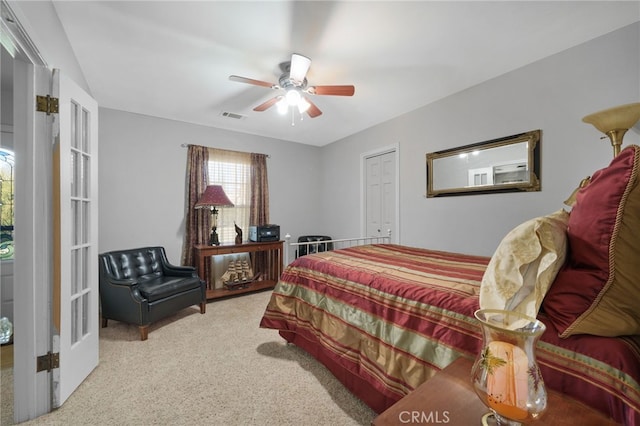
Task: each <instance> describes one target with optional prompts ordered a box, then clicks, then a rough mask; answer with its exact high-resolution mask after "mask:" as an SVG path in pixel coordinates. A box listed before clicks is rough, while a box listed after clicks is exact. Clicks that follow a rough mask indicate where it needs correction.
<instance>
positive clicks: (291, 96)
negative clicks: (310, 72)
mask: <svg viewBox="0 0 640 426" xmlns="http://www.w3.org/2000/svg"><path fill="white" fill-rule="evenodd" d="M285 98H286V99H287V103H288V104H289V106H298V104H299V103H300V99H302V97H301V96H300V92H299V91H298V90H296V89H290V90H287V94H286V95H285Z"/></svg>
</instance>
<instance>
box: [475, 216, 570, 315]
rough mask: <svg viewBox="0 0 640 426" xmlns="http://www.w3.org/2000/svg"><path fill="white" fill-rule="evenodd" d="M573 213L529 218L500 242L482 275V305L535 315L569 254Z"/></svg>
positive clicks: (483, 306)
mask: <svg viewBox="0 0 640 426" xmlns="http://www.w3.org/2000/svg"><path fill="white" fill-rule="evenodd" d="M568 221H569V213H567V212H566V211H564V210H562V209H561V210H558V211H557V212H555V213H552V214H550V215H547V216H541V217H537V218H535V219H531V220H528V221H527V222H524V223H522V224H520V225H518V226H517V227H516V228H514V229H513V230H512V231H510V232H509V233H508V234H507V235H506V236H505V237H504V239H503V240H502V242H500V245H499V246H498V248H497V249H496V252H495V253H494V254H493V257H492V258H491V261H490V262H489V265H488V266H487V269H486V271H485V273H484V276H483V278H482V284H481V286H480V308H482V309H504V310H509V311H516V312H520V313H522V314H524V315H527V316H529V317H532V318H535V317H536V316H537V314H538V309H539V308H540V305H541V304H542V299H544V296H545V294H546V292H547V290H548V289H549V287H550V286H551V283H553V280H554V279H555V277H556V274H557V273H558V271H559V270H560V268H561V267H562V265H563V264H564V261H565V258H566V255H567V233H566V230H567V223H568Z"/></svg>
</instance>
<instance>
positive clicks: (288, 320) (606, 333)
mask: <svg viewBox="0 0 640 426" xmlns="http://www.w3.org/2000/svg"><path fill="white" fill-rule="evenodd" d="M639 170H640V148H639V147H638V146H635V145H632V146H630V147H628V148H625V149H624V150H623V151H622V152H621V153H620V154H619V155H618V156H617V157H615V158H614V160H613V161H612V162H611V164H610V165H609V166H608V167H606V168H604V169H602V170H599V171H597V172H596V173H594V174H593V176H592V177H591V178H590V180H589V181H588V183H587V184H586V185H584V186H583V187H581V189H579V190H578V191H577V194H576V195H575V198H574V203H573V205H572V208H571V211H570V212H566V211H564V210H560V211H559V212H554V213H552V214H550V215H546V216H542V217H538V218H533V219H531V220H528V221H527V222H525V223H523V224H521V225H519V226H518V227H516V228H515V229H514V230H512V231H511V232H509V234H507V235H506V236H505V237H504V239H503V240H502V242H501V243H500V245H499V247H498V248H497V249H496V251H495V253H494V254H493V256H492V257H482V256H473V255H465V254H461V253H449V252H443V251H437V250H429V249H426V248H416V247H407V246H401V245H395V244H366V245H361V246H353V247H346V248H339V249H337V250H334V251H329V252H323V253H316V254H311V255H307V256H303V257H300V258H298V259H296V260H295V261H293V262H292V263H291V264H289V265H288V266H287V267H286V268H285V270H284V272H283V274H282V275H281V277H280V280H279V282H278V284H277V285H276V287H275V289H274V291H273V293H272V296H271V299H270V301H269V304H268V306H267V308H266V310H265V312H264V315H263V317H262V319H261V323H260V326H261V327H264V328H270V329H275V330H278V331H279V333H280V335H281V336H282V337H283V338H284V339H285V340H286V341H287V342H290V343H292V344H295V345H297V346H299V347H301V348H303V349H304V350H306V351H307V352H308V353H310V354H311V355H312V356H314V357H315V358H316V359H317V360H319V361H320V362H321V363H323V364H324V365H325V366H326V367H327V368H328V369H329V370H330V371H331V372H332V373H333V374H334V375H335V376H336V377H337V378H338V379H339V380H340V381H341V382H342V383H343V384H344V385H345V386H346V387H347V388H348V389H349V390H351V391H352V392H353V393H354V394H355V395H356V396H358V397H359V398H360V399H362V401H364V402H365V403H366V404H367V405H369V406H370V407H371V408H372V409H373V410H374V411H376V412H378V413H380V412H382V411H384V410H385V409H387V408H388V407H390V406H391V405H392V404H394V403H395V402H396V401H398V400H399V399H401V398H402V397H403V396H404V395H406V394H408V393H409V392H411V391H412V390H413V389H415V388H416V387H417V386H419V385H420V384H421V383H423V382H424V381H425V380H428V379H429V378H430V377H432V376H433V375H434V374H435V373H436V372H437V371H438V370H441V369H443V368H445V367H446V366H447V365H448V364H450V363H451V362H453V361H454V360H455V359H457V358H459V357H465V358H469V359H474V358H475V356H476V354H477V353H478V352H479V350H480V349H481V345H482V337H481V334H480V328H479V325H478V323H477V322H476V320H475V318H474V312H475V311H476V310H477V309H479V308H480V307H487V306H486V305H487V304H491V303H504V304H505V305H504V307H503V309H513V310H519V309H525V310H528V311H527V312H530V310H531V309H532V308H534V311H533V312H534V313H533V314H532V315H533V316H536V317H537V318H538V319H539V320H540V321H542V322H543V323H544V324H545V325H546V331H545V333H544V334H543V336H542V337H541V338H540V340H539V342H538V344H537V348H536V354H537V359H538V363H539V366H540V369H541V372H542V376H543V379H544V382H545V384H546V386H547V387H548V388H549V389H553V390H556V391H558V392H561V393H563V394H566V395H568V396H570V397H572V398H575V399H577V400H579V401H581V402H583V403H585V404H587V405H588V406H590V407H593V408H594V409H596V410H598V411H601V412H602V413H604V414H606V415H608V416H609V417H611V418H612V419H614V420H615V421H617V422H619V423H621V424H624V425H638V426H640V309H639V306H640V262H638V261H637V259H638V253H640V214H639V212H640V184H639V183H638V180H639V179H640V178H639V175H640V172H639ZM507 284H508V285H507ZM525 290H526V291H525ZM516 302H517V303H516ZM489 307H496V306H489Z"/></svg>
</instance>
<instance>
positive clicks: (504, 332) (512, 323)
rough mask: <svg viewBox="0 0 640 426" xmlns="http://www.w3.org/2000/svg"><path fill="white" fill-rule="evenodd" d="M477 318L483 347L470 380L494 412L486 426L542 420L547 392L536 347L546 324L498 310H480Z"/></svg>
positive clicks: (518, 314)
mask: <svg viewBox="0 0 640 426" xmlns="http://www.w3.org/2000/svg"><path fill="white" fill-rule="evenodd" d="M475 317H476V318H477V319H478V321H480V326H481V328H482V336H483V345H482V350H481V351H480V353H479V354H478V357H477V358H476V361H475V363H474V364H473V368H472V370H471V380H472V382H473V388H474V390H475V392H476V394H477V395H478V397H480V400H482V402H483V403H484V404H485V405H486V406H487V407H488V408H489V409H490V410H491V412H490V413H488V414H486V415H485V416H484V417H483V420H482V422H483V424H484V425H492V424H495V425H510V426H515V425H521V424H523V423H529V422H531V421H533V420H535V419H537V418H539V417H540V415H542V413H543V412H544V411H545V409H546V408H547V392H546V390H545V387H544V382H543V380H542V375H541V374H540V370H539V368H538V364H537V362H536V355H535V346H536V342H537V341H538V338H539V337H540V336H541V335H542V333H544V331H545V325H544V324H543V323H541V322H540V321H538V320H536V319H534V318H530V317H528V316H526V315H522V314H520V313H517V312H512V311H502V310H496V309H481V310H478V311H476V312H475ZM491 417H493V418H491Z"/></svg>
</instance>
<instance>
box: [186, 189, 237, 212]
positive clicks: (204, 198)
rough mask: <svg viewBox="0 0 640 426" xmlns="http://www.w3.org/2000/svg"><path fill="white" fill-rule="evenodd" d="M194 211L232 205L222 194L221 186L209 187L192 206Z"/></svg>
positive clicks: (225, 195)
mask: <svg viewBox="0 0 640 426" xmlns="http://www.w3.org/2000/svg"><path fill="white" fill-rule="evenodd" d="M194 207H195V208H196V209H202V208H206V207H233V203H232V202H231V200H229V197H227V194H225V193H224V190H223V189H222V186H221V185H209V186H207V189H205V190H204V192H203V193H202V195H201V196H200V199H199V200H198V202H197V203H196V205H195V206H194Z"/></svg>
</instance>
